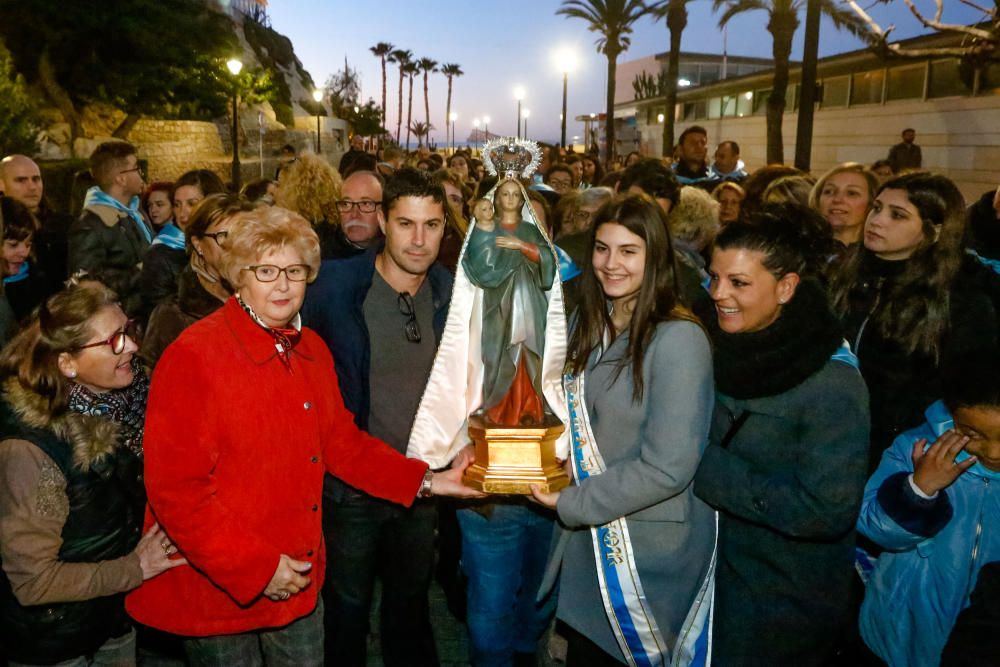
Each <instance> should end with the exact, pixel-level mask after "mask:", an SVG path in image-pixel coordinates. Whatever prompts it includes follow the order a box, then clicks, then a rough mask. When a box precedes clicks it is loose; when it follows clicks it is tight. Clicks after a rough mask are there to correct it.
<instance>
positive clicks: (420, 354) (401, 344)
mask: <svg viewBox="0 0 1000 667" xmlns="http://www.w3.org/2000/svg"><path fill="white" fill-rule="evenodd" d="M400 305H401V304H400V301H399V293H398V292H397V291H396V290H394V289H393V288H392V287H390V286H389V283H387V282H386V281H385V279H384V278H382V276H381V274H379V272H378V271H376V272H375V275H374V276H373V277H372V286H371V289H370V290H368V295H367V296H366V297H365V305H364V312H365V323H366V324H367V325H368V338H369V340H370V341H371V363H370V371H369V388H370V393H371V402H370V405H371V408H370V412H369V416H368V432H369V433H371V434H372V435H374V436H375V437H376V438H380V439H382V440H384V441H385V442H387V443H388V444H389V445H391V446H392V447H394V448H395V449H396V450H397V451H399V452H400V453H402V454H405V453H406V445H407V442H409V439H410V429H411V428H412V427H413V418H414V417H415V416H416V414H417V407H419V405H420V398H421V396H423V393H424V386H425V385H426V384H427V378H428V377H429V376H430V374H431V367H432V366H433V365H434V353H435V351H436V343H435V341H434V302H433V299H432V295H431V285H430V281H427V280H425V281H424V284H423V285H421V287H420V289H419V290H418V291H417V294H416V295H415V296H414V297H413V305H414V311H415V313H416V316H417V326H418V327H419V329H420V342H419V343H414V342H411V341H409V340H407V337H406V322H407V320H408V319H409V318H408V317H407V316H406V315H404V314H403V312H402V310H401V308H400Z"/></svg>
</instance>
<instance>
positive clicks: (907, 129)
mask: <svg viewBox="0 0 1000 667" xmlns="http://www.w3.org/2000/svg"><path fill="white" fill-rule="evenodd" d="M907 132H912V133H913V134H916V133H917V131H916V130H914V129H913V128H912V127H908V128H906V129H905V130H903V131H902V132H900V134H901V135H902V134H906V133H907Z"/></svg>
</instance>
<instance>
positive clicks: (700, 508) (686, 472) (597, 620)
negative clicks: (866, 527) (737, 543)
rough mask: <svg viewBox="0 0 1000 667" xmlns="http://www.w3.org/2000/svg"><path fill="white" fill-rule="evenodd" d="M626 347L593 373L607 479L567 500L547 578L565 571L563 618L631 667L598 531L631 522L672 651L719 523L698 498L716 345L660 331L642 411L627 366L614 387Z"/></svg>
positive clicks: (589, 482) (577, 489)
mask: <svg viewBox="0 0 1000 667" xmlns="http://www.w3.org/2000/svg"><path fill="white" fill-rule="evenodd" d="M627 340H628V339H627V336H625V335H623V336H620V337H619V338H618V339H617V340H615V341H614V343H613V344H612V345H611V346H610V348H609V349H608V350H607V351H606V352H605V353H604V355H603V356H601V355H599V354H598V353H596V352H595V353H594V355H592V357H591V359H590V362H589V364H588V367H587V373H586V396H585V405H586V409H587V412H588V414H589V416H590V420H591V426H592V428H593V431H594V437H595V439H596V441H597V443H598V448H599V450H600V452H601V455H602V456H603V458H604V461H605V464H606V466H607V469H606V471H605V472H604V473H603V474H600V475H596V476H593V477H590V478H588V479H586V480H585V481H584V483H583V484H582V485H580V486H571V487H569V488H567V489H565V490H563V492H562V494H561V495H560V498H559V502H558V505H557V511H558V513H559V522H560V524H561V525H560V527H558V528H557V534H556V538H557V539H555V540H554V541H553V543H554V547H553V550H552V556H551V558H550V561H549V565H548V568H549V572H548V576H549V577H552V576H554V573H555V572H556V571H557V570H558V568H559V567H560V566H561V568H562V571H561V581H560V590H559V604H558V611H557V616H558V617H559V618H560V619H561V620H563V621H564V622H566V623H567V624H569V625H570V626H571V627H572V628H574V629H575V630H577V631H578V632H580V633H581V634H583V635H584V636H586V637H587V638H589V639H590V640H591V641H593V642H595V643H596V644H597V645H598V646H600V647H601V648H602V649H603V650H604V651H606V652H607V653H609V654H610V655H612V656H614V657H616V658H618V659H619V660H621V661H623V662H624V657H623V655H622V652H621V650H620V649H619V647H618V643H617V642H616V640H615V637H614V634H613V633H612V630H611V624H610V622H609V621H608V617H607V615H606V614H605V611H604V604H603V602H602V599H601V594H600V589H599V587H598V579H597V570H596V565H595V562H594V547H593V542H592V537H591V531H590V527H591V526H599V525H602V524H604V523H607V522H609V521H611V520H614V519H617V518H619V517H626V522H627V525H628V530H629V533H630V535H631V539H632V546H633V549H634V551H635V554H636V556H635V557H636V566H637V569H638V572H639V578H640V580H641V582H642V586H643V589H644V590H645V593H646V597H647V598H648V600H649V601H650V604H651V606H652V610H653V616H654V618H655V619H656V622H657V625H658V626H659V628H660V631H661V633H662V634H663V637H664V639H665V641H666V642H667V645H668V646H670V647H673V646H674V645H675V644H676V640H677V634H678V632H679V631H680V629H681V626H682V624H683V622H684V618H685V616H686V615H687V613H688V610H689V609H690V607H691V603H692V602H693V600H694V597H695V595H696V593H697V591H698V588H699V587H700V585H701V583H702V580H703V579H704V577H705V573H706V571H707V568H708V566H709V562H710V560H711V556H712V549H713V548H714V542H715V517H714V513H713V511H712V510H711V509H710V508H709V507H708V506H707V505H706V504H705V503H703V502H702V501H701V500H699V499H698V498H696V497H695V496H694V494H693V492H692V480H693V478H694V474H695V470H696V469H697V467H698V463H699V461H700V459H701V455H702V452H703V451H704V449H705V445H706V442H707V437H708V431H709V425H710V420H711V414H712V404H713V385H712V356H711V351H710V347H709V342H708V338H707V337H706V335H705V333H704V331H703V330H702V329H701V327H700V326H699V325H697V324H695V323H692V322H688V321H671V322H666V323H662V324H660V325H658V326H657V328H656V331H655V332H654V334H653V337H652V340H651V341H650V344H649V347H648V348H647V350H646V353H645V357H644V359H643V364H642V373H643V381H644V384H645V388H644V392H643V395H642V398H641V399H640V400H638V401H633V398H632V373H631V371H630V369H629V368H628V366H626V369H625V370H623V371H622V372H621V374H620V375H617V377H616V370H617V364H618V361H619V360H620V359H621V357H622V356H623V354H624V353H625V350H626V347H627Z"/></svg>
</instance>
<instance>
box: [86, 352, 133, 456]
mask: <svg viewBox="0 0 1000 667" xmlns="http://www.w3.org/2000/svg"><path fill="white" fill-rule="evenodd" d="M132 374H133V377H132V384H130V385H129V386H127V387H125V388H124V389H113V390H111V391H106V392H104V393H103V394H95V393H94V392H92V391H91V390H89V389H87V388H86V387H84V386H83V385H82V384H79V383H76V382H74V383H73V384H72V386H71V387H70V390H69V409H70V411H71V412H77V413H79V414H82V415H89V416H91V417H102V418H104V419H110V420H111V421H113V422H114V423H116V424H118V427H119V432H120V434H121V436H120V441H119V446H121V445H124V446H125V447H127V448H128V449H129V450H130V451H131V452H132V453H133V454H135V455H136V456H137V457H139V458H140V459H141V458H142V434H143V423H144V421H145V418H146V397H147V396H148V394H149V376H148V375H146V371H145V369H144V368H143V367H142V366H141V365H140V364H139V363H138V361H133V362H132Z"/></svg>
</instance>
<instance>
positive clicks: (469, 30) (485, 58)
mask: <svg viewBox="0 0 1000 667" xmlns="http://www.w3.org/2000/svg"><path fill="white" fill-rule="evenodd" d="M915 1H916V3H917V5H918V7H921V8H923V9H925V10H926V11H927V13H928V14H931V13H933V5H934V3H933V1H932V0H915ZM560 4H561V3H560V2H559V1H558V0H508V1H507V2H503V3H487V2H483V1H482V0H461V1H458V0H380V1H378V2H363V3H362V2H345V1H343V0H334V1H330V0H271V2H270V4H269V7H268V12H269V14H270V16H271V24H272V27H273V28H274V29H275V30H277V31H278V32H280V33H282V34H284V35H287V36H288V37H289V38H290V39H291V40H292V42H293V43H294V45H295V52H296V54H297V55H298V57H299V59H300V60H302V63H303V64H304V65H305V67H306V69H307V70H308V71H309V72H310V74H311V75H312V76H313V79H314V80H315V81H316V82H317V83H321V82H325V81H326V79H327V77H328V76H329V75H330V74H332V73H333V72H334V71H336V70H339V69H342V68H343V63H344V58H345V56H346V58H347V60H348V62H349V63H350V65H351V67H353V68H356V69H357V70H358V71H359V72H360V74H361V77H362V91H361V92H362V99H364V100H367V99H368V98H369V97H372V98H374V99H375V100H376V102H378V103H381V97H382V74H381V66H380V64H379V60H378V59H377V58H376V57H375V56H373V55H372V54H371V52H370V51H369V50H368V49H369V47H371V46H373V45H375V43H377V42H380V41H385V42H390V43H392V44H394V45H395V46H396V47H397V48H404V49H409V50H411V51H413V54H414V56H415V57H416V58H420V57H428V58H433V59H434V60H437V61H438V62H439V63H447V62H452V63H458V64H459V65H460V66H461V67H462V69H463V71H464V72H465V74H464V76H462V77H459V78H456V79H455V83H454V92H453V97H452V111H453V112H455V113H457V114H458V119H457V121H456V125H455V128H456V132H455V134H456V137H457V140H458V141H459V142H462V141H463V140H464V139H465V138H466V137H467V136H468V135H469V133H470V131H471V130H472V121H473V119H474V118H480V119H481V118H483V117H484V116H489V117H490V123H489V129H490V132H492V133H495V134H496V133H500V134H510V135H513V134H515V133H516V122H517V102H516V100H515V98H514V88H515V87H516V86H523V87H524V89H525V91H526V96H525V100H524V102H523V108H526V109H529V110H530V112H531V115H530V118H529V119H528V134H529V135H530V137H531V138H534V139H539V140H543V141H558V137H559V114H560V111H561V105H562V75H561V73H560V72H559V70H558V68H557V66H556V63H555V57H554V54H555V53H556V52H557V51H558V50H559V49H564V48H568V49H571V50H572V51H573V52H575V53H576V55H577V58H578V65H577V68H576V71H575V72H573V73H571V74H570V77H569V95H568V107H569V113H568V116H569V119H570V122H569V124H568V126H567V135H569V137H570V138H572V136H573V135H582V134H583V124H582V123H576V122H574V121H573V118H574V116H577V115H580V114H585V113H590V112H599V111H603V110H604V95H605V93H604V90H605V81H606V78H605V77H606V69H607V65H606V63H607V61H606V59H605V58H604V56H603V55H601V54H599V53H597V51H596V48H595V46H594V41H595V34H594V33H591V32H588V31H587V29H586V23H585V22H583V21H580V20H578V19H570V18H567V17H564V16H561V15H556V10H557V9H558V8H559V6H560ZM803 4H804V3H803ZM870 4H874V3H872V2H865V3H864V5H870ZM946 5H947V9H946V11H945V15H944V19H945V20H946V21H950V22H954V23H972V22H974V21H977V20H980V19H981V17H982V15H981V14H979V15H977V13H976V12H975V11H973V10H972V9H971V8H969V7H966V6H963V5H962V4H961V3H959V2H957V1H955V0H949V1H948V2H947V3H946ZM689 8H690V9H689V14H690V19H689V23H688V27H687V29H686V30H685V32H684V38H683V43H682V48H683V49H684V50H687V51H698V52H710V53H722V50H723V37H722V32H721V31H720V30H719V28H718V18H717V15H714V14H713V12H712V2H711V0H696V1H695V2H692V3H691V4H690V5H689ZM870 11H871V12H872V15H873V16H874V17H875V18H876V19H877V20H879V21H880V22H881V23H882V25H883V27H885V26H887V25H889V24H895V25H896V26H897V29H896V31H895V32H894V33H893V34H894V35H896V36H897V37H898V38H905V37H912V36H914V35H918V34H921V32H924V31H923V30H922V29H921V26H920V25H919V24H918V23H917V21H916V20H915V19H914V18H913V16H912V15H911V14H910V13H909V12H908V11H907V10H906V8H905V6H904V5H903V3H902V0H893V1H892V3H891V4H890V6H889V7H882V6H876V7H874V8H872V9H871V10H870ZM766 22H767V17H766V14H765V13H764V12H754V13H752V14H746V15H743V16H740V17H737V18H735V19H733V21H732V22H731V24H730V27H729V30H728V38H727V45H726V46H727V51H728V53H729V54H730V55H747V56H763V57H769V56H770V54H771V38H770V35H769V34H768V33H767V32H766V30H765V25H766ZM802 32H803V29H802V28H800V29H799V31H798V33H797V34H796V44H795V51H794V52H793V58H798V57H800V56H801V48H802ZM861 46H862V44H861V42H859V41H858V40H856V39H854V38H853V37H851V36H850V35H848V34H846V33H843V32H839V31H837V30H836V29H834V28H833V26H832V25H831V24H829V23H828V22H826V21H824V23H823V26H822V28H821V37H820V55H821V56H824V55H831V54H834V53H841V52H843V51H850V50H854V49H857V48H861ZM668 48H669V42H668V32H667V28H666V25H665V23H662V22H655V23H654V22H653V20H652V19H643V20H641V21H640V22H639V23H638V24H637V25H636V27H635V31H634V34H633V35H632V45H631V48H630V49H629V50H628V52H626V53H625V54H624V55H623V56H622V57H621V58H620V61H627V60H634V59H637V58H642V57H645V56H649V55H653V54H655V53H661V52H664V51H667V50H668ZM388 73H389V75H388V104H387V106H388V121H389V122H388V124H387V126H388V127H390V128H391V129H394V128H395V126H396V117H397V113H396V105H397V99H398V97H397V93H398V86H399V70H398V68H395V67H393V66H392V65H389V70H388ZM429 94H430V111H431V123H432V124H433V125H434V126H435V128H436V129H435V130H434V131H433V132H432V135H431V136H432V139H433V140H435V141H436V142H437V143H438V144H440V145H443V144H444V142H445V128H444V124H445V102H446V97H447V82H446V79H445V78H444V76H442V75H440V74H432V75H431V77H430V82H429ZM406 95H407V90H406V86H405V85H404V91H403V105H404V108H403V118H404V122H405V118H406V108H405V107H406ZM413 118H414V120H424V102H423V82H422V77H417V78H415V79H414V85H413ZM405 134H406V129H405V127H404V128H403V135H404V137H405ZM404 141H405V139H404ZM412 145H414V146H415V145H416V140H415V139H414V140H413V144H412Z"/></svg>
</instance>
